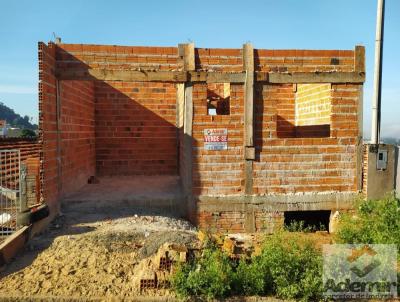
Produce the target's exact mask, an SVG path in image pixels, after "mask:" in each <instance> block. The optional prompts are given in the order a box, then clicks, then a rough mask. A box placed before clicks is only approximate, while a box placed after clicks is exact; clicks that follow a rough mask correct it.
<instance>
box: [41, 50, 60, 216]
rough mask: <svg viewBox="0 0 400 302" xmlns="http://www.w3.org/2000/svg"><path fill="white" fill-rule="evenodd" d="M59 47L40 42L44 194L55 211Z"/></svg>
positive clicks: (56, 197)
mask: <svg viewBox="0 0 400 302" xmlns="http://www.w3.org/2000/svg"><path fill="white" fill-rule="evenodd" d="M55 56H56V46H55V44H53V43H49V44H48V45H46V44H45V43H43V42H39V144H40V146H41V149H42V152H41V156H40V160H41V162H40V165H41V167H40V171H41V172H40V173H41V182H42V186H41V190H42V192H41V195H42V197H43V199H44V201H45V202H46V203H48V205H49V206H50V207H51V208H52V209H53V210H56V208H57V203H56V201H57V199H58V184H57V175H58V174H57V106H56V103H57V102H56V94H57V90H56V78H55V76H54V71H55V65H56V60H55Z"/></svg>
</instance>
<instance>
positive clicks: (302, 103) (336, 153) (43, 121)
mask: <svg viewBox="0 0 400 302" xmlns="http://www.w3.org/2000/svg"><path fill="white" fill-rule="evenodd" d="M39 79H40V84H39V111H40V112H39V115H40V117H39V120H40V121H39V132H40V139H39V141H40V144H41V148H42V152H41V182H42V185H41V188H42V198H43V200H44V201H45V202H47V203H48V204H49V206H50V208H51V209H52V212H53V213H56V211H57V209H58V206H59V200H61V199H62V198H63V197H65V196H67V195H68V194H71V193H73V192H75V191H76V190H78V189H79V188H81V187H82V186H84V185H85V184H87V182H88V179H90V178H91V177H102V176H113V177H122V176H125V175H139V176H140V175H177V176H179V177H180V180H181V182H180V183H181V188H182V199H181V200H180V201H179V202H180V203H182V208H185V209H186V214H187V217H189V218H190V220H191V221H194V222H195V223H196V224H197V225H199V226H200V227H202V228H206V229H211V230H220V231H228V232H242V231H249V232H252V231H268V232H270V231H273V230H274V229H275V227H276V226H278V225H281V224H282V222H283V220H284V218H285V213H292V214H293V213H296V212H305V211H327V212H329V211H333V210H346V209H349V208H350V207H351V205H352V201H353V200H354V198H355V197H357V196H358V194H360V192H361V191H362V183H363V178H362V177H363V174H362V160H363V152H362V102H363V83H364V80H365V58H364V47H362V46H356V47H355V48H354V49H351V50H269V49H254V48H253V47H252V45H250V44H245V45H244V46H243V48H238V49H214V48H195V47H194V45H193V44H180V45H178V46H177V47H141V46H107V45H90V44H53V43H49V44H45V43H42V42H40V43H39ZM315 213H316V215H317V213H319V212H315Z"/></svg>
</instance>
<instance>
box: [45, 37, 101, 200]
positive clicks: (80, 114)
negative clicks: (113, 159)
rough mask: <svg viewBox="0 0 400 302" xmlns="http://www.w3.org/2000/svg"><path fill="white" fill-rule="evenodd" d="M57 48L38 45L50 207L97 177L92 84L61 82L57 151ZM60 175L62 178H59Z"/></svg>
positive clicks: (46, 175)
mask: <svg viewBox="0 0 400 302" xmlns="http://www.w3.org/2000/svg"><path fill="white" fill-rule="evenodd" d="M56 47H57V46H56V45H54V44H52V43H49V45H48V46H47V45H45V44H44V43H39V143H40V146H41V149H42V153H41V182H42V186H41V188H42V197H43V199H44V201H45V202H47V203H48V204H49V205H50V206H51V207H53V208H55V207H57V206H58V204H57V203H56V201H57V200H58V198H60V197H63V196H65V195H68V194H69V193H71V192H73V191H75V190H76V189H78V188H80V187H81V186H83V185H84V184H86V183H87V179H88V177H89V176H91V175H94V168H95V166H94V163H95V157H94V151H95V146H94V92H93V87H94V85H93V83H91V82H77V81H60V85H59V87H60V92H59V95H60V104H61V110H60V127H61V136H60V150H61V158H60V163H61V167H60V169H59V168H58V160H57V156H58V152H57V148H58V147H57V87H56V86H57V83H56V78H55V76H54V72H55V65H56V61H55V57H56ZM59 173H60V179H59V178H58V175H59Z"/></svg>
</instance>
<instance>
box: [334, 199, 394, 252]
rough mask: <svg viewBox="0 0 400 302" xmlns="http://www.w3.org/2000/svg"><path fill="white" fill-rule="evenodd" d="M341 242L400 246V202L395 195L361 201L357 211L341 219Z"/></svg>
mask: <svg viewBox="0 0 400 302" xmlns="http://www.w3.org/2000/svg"><path fill="white" fill-rule="evenodd" d="M337 241H338V242H339V243H371V244H373V243H375V244H379V243H381V244H396V245H397V248H399V247H400V203H399V200H398V199H396V198H394V197H388V198H385V199H383V200H374V201H359V202H357V204H356V213H355V214H348V213H345V214H343V215H342V216H341V218H340V220H339V227H338V232H337Z"/></svg>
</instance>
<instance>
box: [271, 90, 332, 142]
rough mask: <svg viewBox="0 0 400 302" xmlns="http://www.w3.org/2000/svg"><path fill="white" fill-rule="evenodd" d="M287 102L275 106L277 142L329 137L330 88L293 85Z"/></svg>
mask: <svg viewBox="0 0 400 302" xmlns="http://www.w3.org/2000/svg"><path fill="white" fill-rule="evenodd" d="M290 98H293V99H292V100H291V101H290V100H289V99H288V100H287V101H286V102H285V103H278V104H277V112H278V113H277V135H278V137H279V138H307V137H315V138H318V137H330V128H331V127H330V125H331V111H332V110H331V84H329V83H322V84H294V85H293V95H291V96H290ZM282 113H283V114H282Z"/></svg>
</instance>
